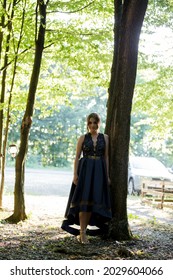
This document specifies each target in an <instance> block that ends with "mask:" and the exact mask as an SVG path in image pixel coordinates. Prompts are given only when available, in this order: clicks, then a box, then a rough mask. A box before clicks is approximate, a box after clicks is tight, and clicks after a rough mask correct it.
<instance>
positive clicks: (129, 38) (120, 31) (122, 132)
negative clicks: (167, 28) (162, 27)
mask: <svg viewBox="0 0 173 280" xmlns="http://www.w3.org/2000/svg"><path fill="white" fill-rule="evenodd" d="M114 3H115V19H116V20H115V37H114V38H115V42H114V58H113V64H112V72H111V81H110V88H109V99H108V108H107V121H106V129H105V131H106V133H107V134H108V135H109V138H110V178H111V193H112V195H111V197H112V212H113V219H112V221H111V223H110V226H109V235H110V237H112V238H114V239H117V240H122V239H124V240H125V239H129V238H131V236H132V235H131V231H130V228H129V225H128V217H127V203H126V200H127V181H128V154H129V140H130V115H131V107H132V99H133V92H134V86H135V79H136V69H137V56H138V43H139V36H140V32H141V27H142V24H143V20H144V16H145V12H146V9H147V5H148V0H128V1H127V0H125V1H124V4H123V5H122V1H120V0H115V1H114ZM116 40H117V41H116ZM115 63H116V64H115Z"/></svg>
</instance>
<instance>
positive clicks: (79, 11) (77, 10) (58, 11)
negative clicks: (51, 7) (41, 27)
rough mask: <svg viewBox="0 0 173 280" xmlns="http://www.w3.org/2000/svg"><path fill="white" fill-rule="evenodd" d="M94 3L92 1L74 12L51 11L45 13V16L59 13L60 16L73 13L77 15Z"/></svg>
mask: <svg viewBox="0 0 173 280" xmlns="http://www.w3.org/2000/svg"><path fill="white" fill-rule="evenodd" d="M93 3H94V1H91V2H90V3H89V4H87V5H86V6H84V7H82V8H80V9H78V10H74V11H69V12H63V11H51V12H47V14H53V13H61V14H74V13H78V12H80V11H82V10H84V9H86V8H88V7H89V6H90V5H92V4H93Z"/></svg>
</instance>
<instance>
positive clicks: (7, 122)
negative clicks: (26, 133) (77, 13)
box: [0, 0, 26, 208]
mask: <svg viewBox="0 0 173 280" xmlns="http://www.w3.org/2000/svg"><path fill="white" fill-rule="evenodd" d="M25 7H26V0H25V2H24V7H23V15H22V22H21V29H20V35H19V40H18V44H17V48H16V50H15V49H14V53H15V59H14V67H13V76H12V80H11V87H10V91H9V100H8V108H7V115H6V126H5V135H4V141H3V147H2V151H3V153H2V154H3V157H2V168H1V192H0V206H1V208H2V199H3V190H4V180H5V162H6V150H7V140H8V131H9V125H10V106H11V102H12V93H13V87H14V81H15V76H16V69H17V60H18V54H19V48H20V44H21V40H22V33H23V26H24V19H25ZM13 16H14V15H13Z"/></svg>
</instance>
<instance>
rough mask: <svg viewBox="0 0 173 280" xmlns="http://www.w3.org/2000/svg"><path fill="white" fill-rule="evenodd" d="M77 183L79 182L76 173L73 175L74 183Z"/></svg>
mask: <svg viewBox="0 0 173 280" xmlns="http://www.w3.org/2000/svg"><path fill="white" fill-rule="evenodd" d="M77 183H78V176H77V175H74V177H73V184H75V185H77Z"/></svg>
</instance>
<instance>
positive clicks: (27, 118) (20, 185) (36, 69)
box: [6, 0, 48, 223]
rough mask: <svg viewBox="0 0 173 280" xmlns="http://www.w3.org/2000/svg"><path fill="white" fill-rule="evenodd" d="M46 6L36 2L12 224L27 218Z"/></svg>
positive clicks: (16, 168)
mask: <svg viewBox="0 0 173 280" xmlns="http://www.w3.org/2000/svg"><path fill="white" fill-rule="evenodd" d="M47 4H48V1H47V3H46V4H44V1H43V0H38V1H37V8H36V24H37V10H38V9H39V13H40V24H39V30H38V36H37V34H36V44H35V47H36V49H35V58H34V65H33V71H32V75H31V80H30V87H29V93H28V99H27V104H26V110H25V114H24V117H23V120H22V125H21V135H20V147H19V152H18V154H17V157H16V165H15V172H16V177H15V188H14V189H15V191H14V213H13V214H12V216H10V217H8V218H7V219H6V220H7V221H9V222H14V223H17V222H19V221H21V220H25V219H26V218H27V215H26V213H25V200H24V175H25V160H26V155H27V150H28V139H29V131H30V128H31V124H32V116H33V110H34V103H35V95H36V89H37V85H38V79H39V73H40V68H41V61H42V54H43V49H44V41H45V28H46V8H47Z"/></svg>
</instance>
